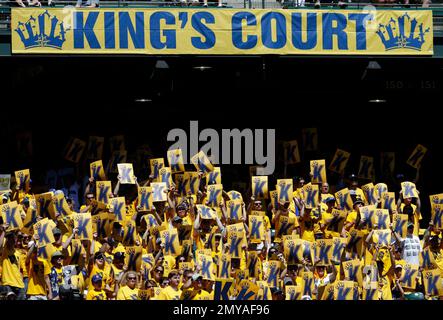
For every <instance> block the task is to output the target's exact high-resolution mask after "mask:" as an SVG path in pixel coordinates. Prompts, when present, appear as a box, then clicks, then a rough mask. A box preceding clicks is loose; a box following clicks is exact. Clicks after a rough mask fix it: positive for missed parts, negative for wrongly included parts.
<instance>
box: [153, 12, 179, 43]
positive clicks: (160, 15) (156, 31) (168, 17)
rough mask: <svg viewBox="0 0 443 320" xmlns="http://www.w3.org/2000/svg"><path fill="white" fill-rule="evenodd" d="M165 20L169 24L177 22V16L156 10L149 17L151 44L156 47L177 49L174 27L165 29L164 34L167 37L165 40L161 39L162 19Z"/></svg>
mask: <svg viewBox="0 0 443 320" xmlns="http://www.w3.org/2000/svg"><path fill="white" fill-rule="evenodd" d="M161 20H164V21H165V24H167V25H174V24H175V17H174V15H173V14H172V13H169V12H155V13H153V14H152V16H151V18H150V19H149V25H150V38H151V44H152V47H153V48H154V49H165V48H166V49H175V48H176V47H177V44H176V32H175V30H174V29H171V30H164V31H163V36H164V37H165V38H166V40H165V41H162V39H161V36H162V35H161V29H160V21H161Z"/></svg>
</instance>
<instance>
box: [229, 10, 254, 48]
mask: <svg viewBox="0 0 443 320" xmlns="http://www.w3.org/2000/svg"><path fill="white" fill-rule="evenodd" d="M243 20H246V24H247V25H248V26H256V25H257V19H256V17H255V15H253V14H252V13H250V12H237V13H236V14H234V15H233V16H232V43H233V45H234V46H235V47H236V48H237V49H242V50H245V49H252V48H254V47H255V46H256V45H257V36H253V35H247V36H246V41H243V39H242V25H241V24H242V21H243Z"/></svg>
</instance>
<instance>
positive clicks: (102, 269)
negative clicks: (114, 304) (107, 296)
mask: <svg viewBox="0 0 443 320" xmlns="http://www.w3.org/2000/svg"><path fill="white" fill-rule="evenodd" d="M89 270H90V273H89V276H90V278H91V279H92V277H94V276H95V275H96V274H98V275H99V276H100V277H101V278H102V281H103V286H104V288H103V289H104V290H105V291H108V292H110V291H111V288H110V287H109V282H110V281H111V279H112V269H111V266H110V265H109V264H108V263H107V262H106V260H105V255H104V254H103V253H102V252H96V253H95V255H94V259H93V262H92V261H91V263H90V265H89ZM92 289H93V284H92V282H90V283H89V286H88V291H89V290H92Z"/></svg>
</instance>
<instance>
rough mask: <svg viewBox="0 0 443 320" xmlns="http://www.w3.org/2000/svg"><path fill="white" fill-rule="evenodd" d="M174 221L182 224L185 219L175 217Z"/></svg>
mask: <svg viewBox="0 0 443 320" xmlns="http://www.w3.org/2000/svg"><path fill="white" fill-rule="evenodd" d="M172 221H173V222H182V221H183V219H182V218H180V217H179V216H175V217H174V218H173V219H172Z"/></svg>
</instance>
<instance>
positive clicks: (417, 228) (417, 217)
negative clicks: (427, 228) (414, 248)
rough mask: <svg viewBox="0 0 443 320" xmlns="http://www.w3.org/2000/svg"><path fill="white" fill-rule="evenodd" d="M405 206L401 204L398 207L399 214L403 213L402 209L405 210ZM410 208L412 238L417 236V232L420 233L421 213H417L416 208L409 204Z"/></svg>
mask: <svg viewBox="0 0 443 320" xmlns="http://www.w3.org/2000/svg"><path fill="white" fill-rule="evenodd" d="M405 206H406V205H405V204H404V203H402V204H401V205H400V212H403V210H404V208H405ZM411 207H412V212H413V213H414V236H417V237H418V236H419V232H420V220H421V219H422V216H421V213H420V212H417V206H416V205H414V204H411Z"/></svg>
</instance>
